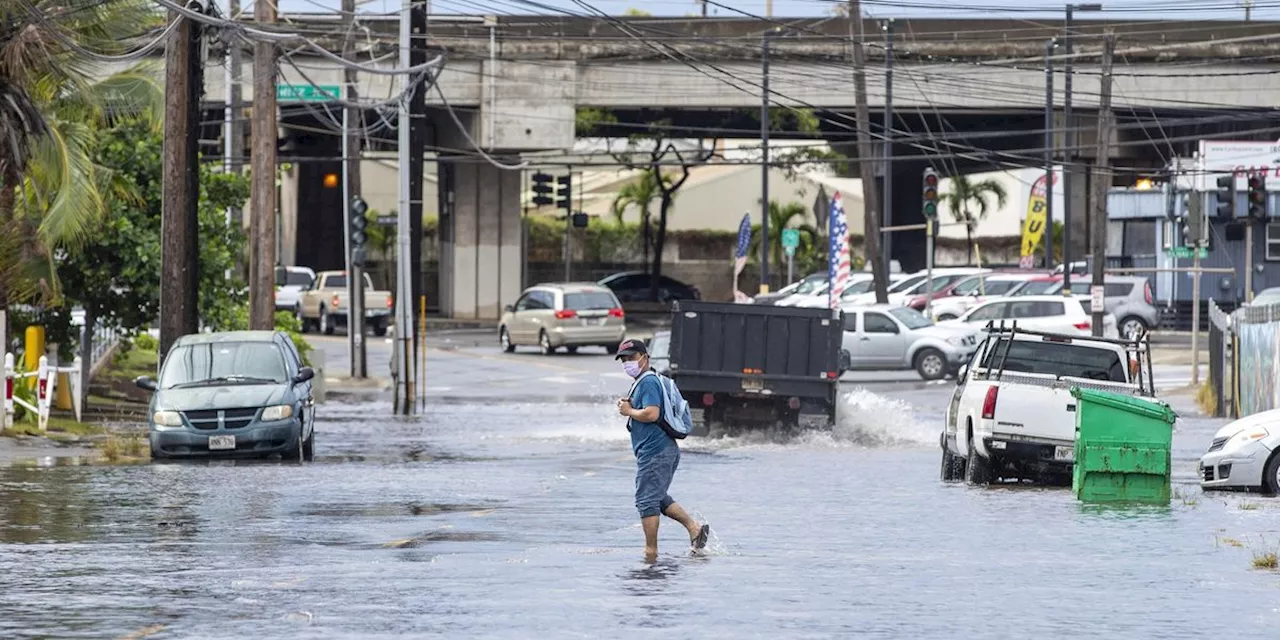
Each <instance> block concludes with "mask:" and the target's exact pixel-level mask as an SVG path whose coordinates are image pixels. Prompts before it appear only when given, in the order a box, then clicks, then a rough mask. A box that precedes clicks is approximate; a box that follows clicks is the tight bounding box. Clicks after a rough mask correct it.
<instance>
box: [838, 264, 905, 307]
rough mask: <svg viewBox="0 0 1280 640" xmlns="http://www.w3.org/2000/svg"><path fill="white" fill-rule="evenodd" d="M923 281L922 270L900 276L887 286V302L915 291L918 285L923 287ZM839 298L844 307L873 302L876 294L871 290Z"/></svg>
mask: <svg viewBox="0 0 1280 640" xmlns="http://www.w3.org/2000/svg"><path fill="white" fill-rule="evenodd" d="M924 281H925V274H924V272H920V273H912V274H908V275H904V276H901V279H900V280H898V281H897V282H895V283H893V284H892V285H890V286H889V288H888V293H889V302H891V303H892V302H893V301H894V300H895V299H899V300H900V299H901V298H902V296H903V295H904V294H906V295H909V294H910V293H911V292H912V291H915V290H917V289H919V288H920V287H923V286H924ZM841 300H843V302H841V306H845V307H857V306H864V305H868V304H875V303H876V294H875V292H874V291H872V292H870V293H862V294H858V295H855V296H853V297H851V298H848V299H844V298H841Z"/></svg>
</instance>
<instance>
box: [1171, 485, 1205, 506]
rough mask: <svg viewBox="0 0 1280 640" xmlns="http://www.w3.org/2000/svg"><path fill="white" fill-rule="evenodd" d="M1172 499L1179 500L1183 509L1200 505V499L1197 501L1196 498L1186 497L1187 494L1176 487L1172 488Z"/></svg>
mask: <svg viewBox="0 0 1280 640" xmlns="http://www.w3.org/2000/svg"><path fill="white" fill-rule="evenodd" d="M1173 499H1174V500H1179V501H1181V502H1182V506H1184V507H1194V506H1196V505H1198V504H1200V499H1199V498H1197V497H1195V496H1190V495H1187V494H1185V493H1183V492H1182V490H1181V489H1178V488H1176V487H1175V488H1174V490H1173Z"/></svg>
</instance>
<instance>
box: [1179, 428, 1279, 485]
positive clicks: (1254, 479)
mask: <svg viewBox="0 0 1280 640" xmlns="http://www.w3.org/2000/svg"><path fill="white" fill-rule="evenodd" d="M1277 447H1280V409H1272V410H1271V411H1263V412H1262V413H1255V414H1253V415H1251V416H1245V417H1243V418H1240V419H1239V420H1236V421H1235V422H1232V423H1230V424H1228V425H1227V426H1225V427H1223V428H1221V429H1218V432H1217V433H1215V434H1213V442H1212V443H1210V444H1209V450H1208V451H1206V452H1205V454H1204V455H1203V456H1201V457H1200V463H1199V465H1198V467H1199V468H1198V470H1197V471H1198V475H1199V476H1200V486H1201V488H1204V489H1237V490H1250V491H1264V492H1267V493H1272V494H1276V493H1280V455H1273V452H1274V451H1275V450H1276V448H1277Z"/></svg>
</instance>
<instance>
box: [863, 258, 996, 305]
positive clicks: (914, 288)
mask: <svg viewBox="0 0 1280 640" xmlns="http://www.w3.org/2000/svg"><path fill="white" fill-rule="evenodd" d="M988 271H989V270H988V269H978V268H975V267H940V268H937V269H934V270H933V290H934V291H935V292H936V291H940V290H942V289H945V288H947V286H948V285H950V284H951V283H953V282H955V281H956V280H958V279H960V278H963V277H966V276H972V275H977V274H979V273H987V272H988ZM928 282H929V272H928V271H917V272H915V273H913V274H911V275H909V276H907V277H905V278H903V279H902V280H901V281H900V282H898V285H897V286H895V287H893V290H891V291H889V300H888V304H892V305H896V306H899V307H900V306H903V305H905V304H907V302H909V301H911V300H913V299H915V298H916V296H919V295H923V294H924V293H925V292H926V290H925V285H926V284H928ZM875 303H876V295H875V294H874V293H868V294H863V295H862V296H860V297H858V298H856V299H854V300H851V301H849V304H854V305H868V304H875Z"/></svg>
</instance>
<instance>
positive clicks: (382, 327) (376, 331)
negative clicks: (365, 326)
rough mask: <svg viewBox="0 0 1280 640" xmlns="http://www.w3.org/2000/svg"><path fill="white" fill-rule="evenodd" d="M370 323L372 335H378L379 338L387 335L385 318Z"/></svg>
mask: <svg viewBox="0 0 1280 640" xmlns="http://www.w3.org/2000/svg"><path fill="white" fill-rule="evenodd" d="M370 324H372V325H373V327H372V329H373V335H375V336H378V337H379V338H381V337H383V336H385V335H387V322H386V321H385V320H380V321H378V322H372V323H370Z"/></svg>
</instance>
